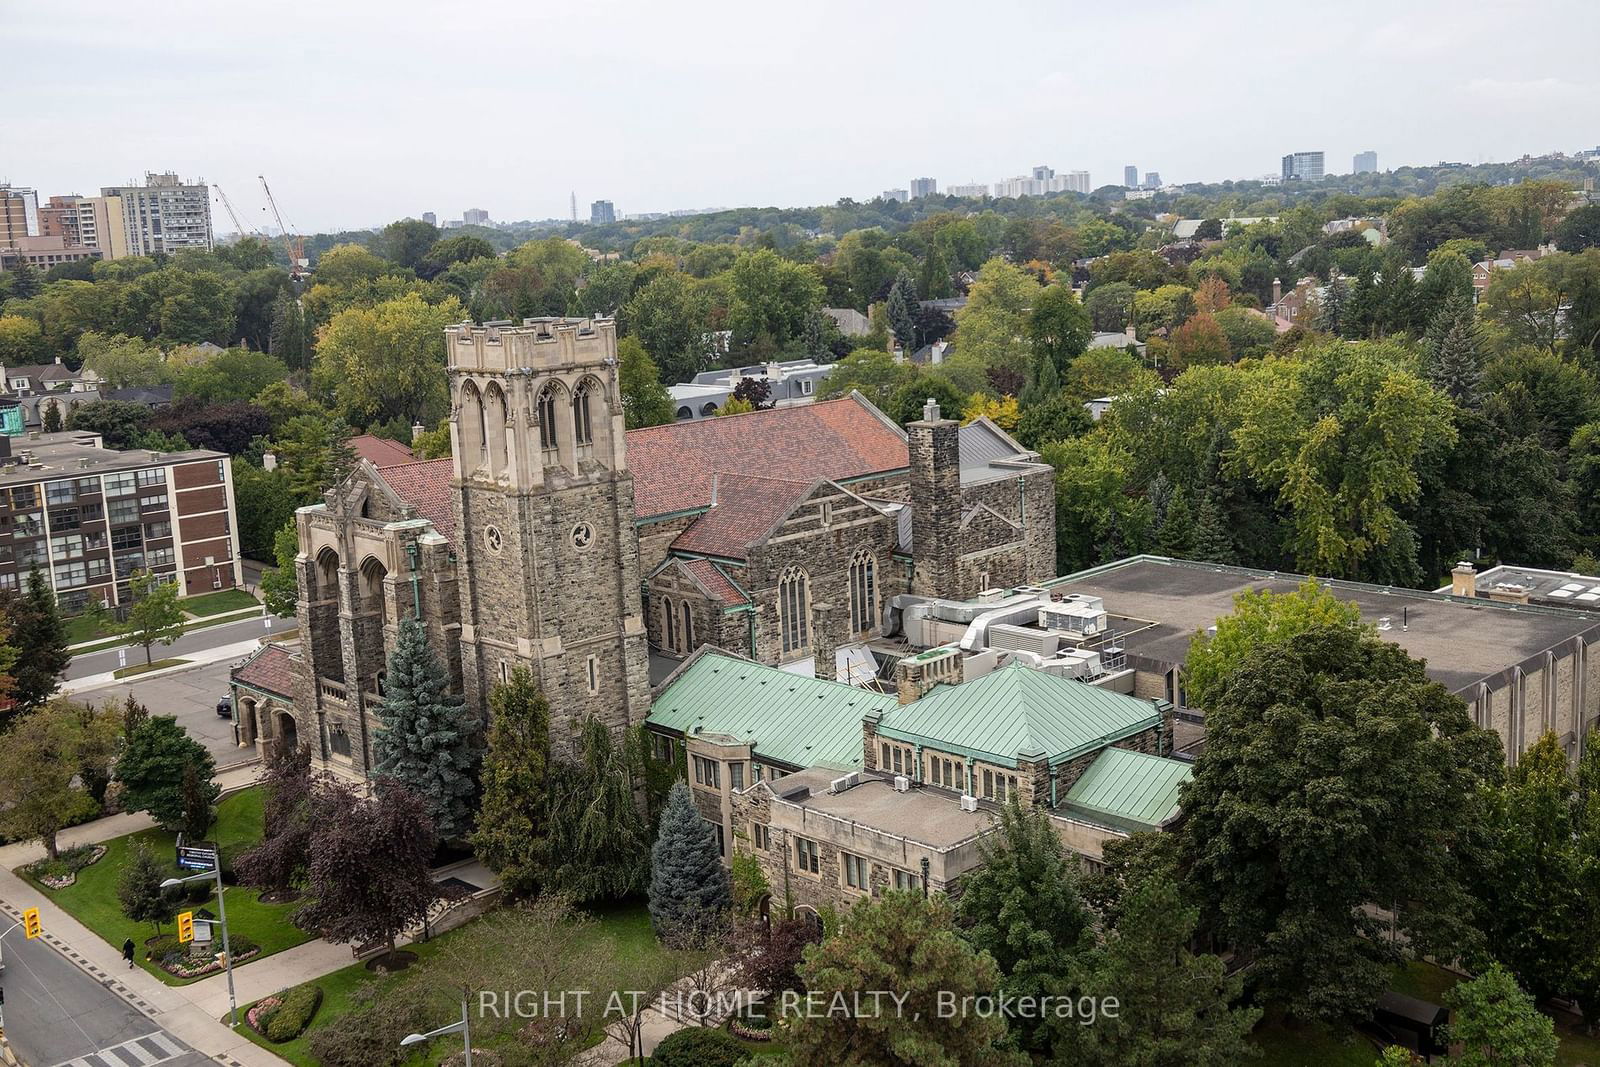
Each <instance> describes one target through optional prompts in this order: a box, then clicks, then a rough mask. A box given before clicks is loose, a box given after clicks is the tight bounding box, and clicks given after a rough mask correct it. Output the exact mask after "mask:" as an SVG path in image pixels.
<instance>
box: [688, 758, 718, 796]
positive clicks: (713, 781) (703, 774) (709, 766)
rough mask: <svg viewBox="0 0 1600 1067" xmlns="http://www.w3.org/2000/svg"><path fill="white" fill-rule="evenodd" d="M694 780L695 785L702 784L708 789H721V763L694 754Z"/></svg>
mask: <svg viewBox="0 0 1600 1067" xmlns="http://www.w3.org/2000/svg"><path fill="white" fill-rule="evenodd" d="M694 781H695V784H696V785H703V786H706V787H707V788H709V789H721V788H722V764H720V763H718V762H717V761H716V760H714V759H706V758H705V757H704V756H696V757H695V758H694Z"/></svg>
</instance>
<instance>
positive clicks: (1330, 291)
mask: <svg viewBox="0 0 1600 1067" xmlns="http://www.w3.org/2000/svg"><path fill="white" fill-rule="evenodd" d="M1350 299H1351V298H1350V285H1349V283H1348V282H1346V281H1345V280H1344V279H1343V278H1341V277H1338V276H1335V277H1334V279H1333V280H1332V281H1330V282H1329V283H1328V285H1327V288H1326V289H1325V290H1324V291H1323V293H1322V299H1321V301H1320V302H1319V303H1318V304H1317V317H1316V322H1315V326H1316V328H1317V329H1318V330H1320V331H1322V332H1323V333H1331V334H1333V335H1334V336H1335V337H1338V336H1342V335H1343V333H1344V330H1345V318H1346V315H1347V313H1348V312H1349V310H1350V308H1349V305H1350Z"/></svg>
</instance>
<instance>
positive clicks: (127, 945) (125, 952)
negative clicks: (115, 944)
mask: <svg viewBox="0 0 1600 1067" xmlns="http://www.w3.org/2000/svg"><path fill="white" fill-rule="evenodd" d="M122 958H123V959H125V960H127V961H128V970H130V971H131V970H133V938H131V937H130V938H128V939H127V940H126V941H124V942H123V943H122Z"/></svg>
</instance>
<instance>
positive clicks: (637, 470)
mask: <svg viewBox="0 0 1600 1067" xmlns="http://www.w3.org/2000/svg"><path fill="white" fill-rule="evenodd" d="M627 440H628V466H629V467H630V468H632V470H633V476H634V482H633V498H634V511H635V514H636V515H637V517H638V518H640V519H649V518H655V517H659V516H662V515H671V514H675V513H679V512H687V511H698V510H700V509H702V508H705V507H708V506H710V504H711V489H712V484H713V482H714V481H715V476H716V475H718V474H729V473H752V474H761V475H765V476H766V477H769V478H782V479H786V480H790V481H811V480H814V479H818V478H827V479H829V480H830V481H843V480H847V479H851V478H860V477H865V476H868V475H874V474H888V473H891V472H893V471H897V470H903V469H904V468H905V467H906V466H907V465H908V463H909V462H910V460H909V459H908V454H907V451H906V438H905V432H904V431H903V430H901V429H900V428H899V427H897V426H895V425H894V423H893V422H892V421H890V420H889V419H888V418H887V417H886V416H885V415H884V414H883V413H882V412H880V411H879V410H878V409H877V408H875V407H873V406H872V404H871V403H870V402H869V401H868V400H867V399H866V398H864V397H862V396H860V395H859V394H857V393H851V394H850V395H849V396H846V397H841V398H839V399H838V400H826V401H822V402H820V403H816V404H805V405H800V406H797V407H781V408H772V409H770V410H768V411H752V412H748V413H746V414H743V415H727V416H724V417H722V418H718V419H707V420H704V421H693V422H678V423H671V424H668V425H666V426H650V427H647V428H645V429H641V430H630V431H629V432H628V439H627Z"/></svg>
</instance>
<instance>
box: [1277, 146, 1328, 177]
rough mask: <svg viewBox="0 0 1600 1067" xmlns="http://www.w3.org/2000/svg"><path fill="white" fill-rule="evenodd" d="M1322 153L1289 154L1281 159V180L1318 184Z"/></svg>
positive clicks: (1321, 170)
mask: <svg viewBox="0 0 1600 1067" xmlns="http://www.w3.org/2000/svg"><path fill="white" fill-rule="evenodd" d="M1322 164H1323V153H1321V152H1290V153H1289V154H1288V155H1286V156H1284V157H1283V180H1284V181H1286V182H1287V181H1302V182H1320V181H1321V180H1322V173H1323V168H1322Z"/></svg>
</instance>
